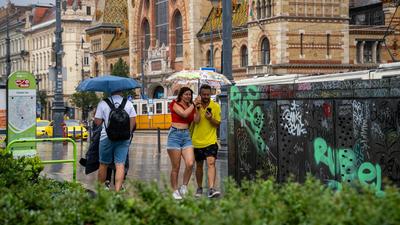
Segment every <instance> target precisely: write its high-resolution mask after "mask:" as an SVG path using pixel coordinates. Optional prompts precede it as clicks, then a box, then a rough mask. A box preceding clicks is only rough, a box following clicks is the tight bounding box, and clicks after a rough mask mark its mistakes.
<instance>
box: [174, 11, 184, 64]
mask: <svg viewBox="0 0 400 225" xmlns="http://www.w3.org/2000/svg"><path fill="white" fill-rule="evenodd" d="M175 55H176V57H182V56H183V31H182V15H181V13H180V12H177V13H176V14H175Z"/></svg>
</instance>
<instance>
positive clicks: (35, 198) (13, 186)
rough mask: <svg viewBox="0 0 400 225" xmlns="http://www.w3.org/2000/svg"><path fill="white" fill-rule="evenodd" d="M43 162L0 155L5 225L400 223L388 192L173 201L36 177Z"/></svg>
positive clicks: (133, 188) (285, 192)
mask: <svg viewBox="0 0 400 225" xmlns="http://www.w3.org/2000/svg"><path fill="white" fill-rule="evenodd" d="M38 162H39V161H38V159H37V158H34V159H18V160H14V159H12V157H11V156H10V155H9V154H5V153H1V154H0V224H3V225H6V224H40V225H45V224H63V225H65V224H82V225H89V224H227V225H235V224H238V225H239V224H240V225H242V224H318V225H321V224H360V225H362V224H388V225H389V224H393V225H395V224H396V225H398V224H400V204H399V203H400V193H399V190H398V189H397V188H394V187H386V189H385V195H384V196H381V197H378V196H376V195H375V194H374V192H373V190H369V189H367V188H362V187H360V188H348V187H344V188H343V190H342V191H341V192H334V191H332V190H331V189H329V188H327V187H326V186H324V185H322V184H321V183H320V182H319V181H317V180H315V179H313V178H309V179H308V180H307V181H306V182H305V183H303V184H299V183H295V182H287V183H284V184H277V183H275V182H274V181H273V180H256V181H248V182H243V183H242V184H241V186H240V188H239V187H238V186H237V185H236V184H235V183H234V182H232V181H230V180H228V181H227V182H226V183H225V190H224V196H223V197H221V198H220V199H218V200H209V199H207V198H201V199H195V198H193V197H187V198H185V199H184V200H182V201H175V200H173V199H172V197H171V192H170V191H165V190H166V189H165V190H164V189H163V188H161V189H160V188H159V186H158V185H157V184H155V183H151V184H148V183H142V182H132V183H131V184H130V185H129V186H128V188H127V190H126V191H125V192H124V193H114V192H109V191H104V190H103V189H101V188H98V190H97V195H96V196H92V195H91V194H89V193H88V192H87V191H86V190H85V189H83V188H82V187H81V186H80V185H79V184H73V183H68V182H64V183H60V182H57V181H53V180H49V179H46V178H43V177H40V176H39V173H40V171H41V170H42V167H41V166H40V164H38Z"/></svg>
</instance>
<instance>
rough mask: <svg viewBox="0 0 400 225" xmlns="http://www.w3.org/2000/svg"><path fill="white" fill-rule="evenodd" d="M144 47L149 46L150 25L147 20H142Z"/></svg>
mask: <svg viewBox="0 0 400 225" xmlns="http://www.w3.org/2000/svg"><path fill="white" fill-rule="evenodd" d="M143 35H144V48H145V50H148V49H149V47H150V25H149V22H148V21H147V20H145V21H144V22H143Z"/></svg>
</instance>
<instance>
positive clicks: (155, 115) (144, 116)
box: [132, 98, 173, 130]
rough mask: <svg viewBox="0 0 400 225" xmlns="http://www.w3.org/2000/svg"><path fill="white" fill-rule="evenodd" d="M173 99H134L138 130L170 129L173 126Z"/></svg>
mask: <svg viewBox="0 0 400 225" xmlns="http://www.w3.org/2000/svg"><path fill="white" fill-rule="evenodd" d="M172 100H173V98H171V99H148V100H144V99H134V100H132V103H133V107H134V108H135V110H136V113H137V117H136V129H138V130H151V129H157V128H160V129H168V128H169V127H170V126H171V113H170V111H169V107H168V106H169V104H170V103H171V102H172Z"/></svg>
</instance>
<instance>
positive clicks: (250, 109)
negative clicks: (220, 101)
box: [230, 86, 269, 153]
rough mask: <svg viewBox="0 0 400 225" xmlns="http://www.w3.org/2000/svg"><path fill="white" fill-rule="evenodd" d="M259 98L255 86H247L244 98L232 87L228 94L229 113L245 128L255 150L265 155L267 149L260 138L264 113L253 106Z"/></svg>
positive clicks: (259, 108)
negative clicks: (229, 101)
mask: <svg viewBox="0 0 400 225" xmlns="http://www.w3.org/2000/svg"><path fill="white" fill-rule="evenodd" d="M259 98H260V94H259V93H258V92H257V87H255V86H248V87H247V88H246V95H245V96H242V94H241V93H240V90H239V88H237V87H236V86H233V87H232V88H231V94H230V100H231V107H230V113H231V115H233V116H234V118H235V119H237V120H239V121H240V122H241V125H242V127H245V128H246V130H247V132H248V134H249V135H251V140H252V142H253V143H254V145H256V147H257V150H258V151H259V152H263V153H265V152H266V151H267V150H268V149H269V148H268V146H267V145H266V143H265V141H264V140H263V138H262V136H261V130H262V128H263V126H264V113H263V111H262V109H261V107H260V106H255V105H254V100H257V99H259Z"/></svg>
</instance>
